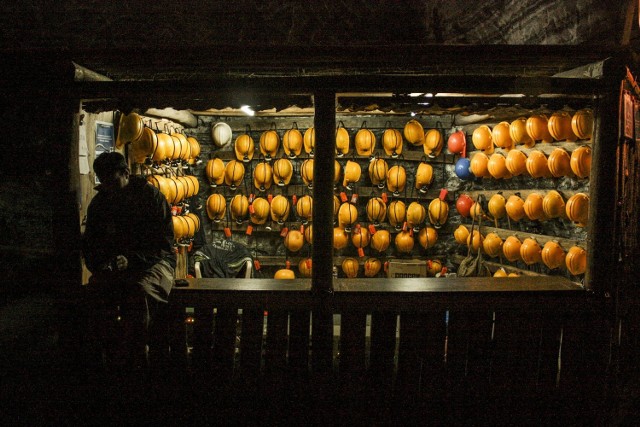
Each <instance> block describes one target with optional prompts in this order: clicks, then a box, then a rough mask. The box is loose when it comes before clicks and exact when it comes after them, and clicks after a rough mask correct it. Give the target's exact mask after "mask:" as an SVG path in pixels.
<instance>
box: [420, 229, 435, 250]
mask: <svg viewBox="0 0 640 427" xmlns="http://www.w3.org/2000/svg"><path fill="white" fill-rule="evenodd" d="M437 241H438V232H437V231H436V229H435V228H433V227H424V228H423V229H421V230H420V233H419V234H418V242H420V246H422V247H423V248H424V249H429V248H432V247H433V246H434V245H435V244H436V242H437Z"/></svg>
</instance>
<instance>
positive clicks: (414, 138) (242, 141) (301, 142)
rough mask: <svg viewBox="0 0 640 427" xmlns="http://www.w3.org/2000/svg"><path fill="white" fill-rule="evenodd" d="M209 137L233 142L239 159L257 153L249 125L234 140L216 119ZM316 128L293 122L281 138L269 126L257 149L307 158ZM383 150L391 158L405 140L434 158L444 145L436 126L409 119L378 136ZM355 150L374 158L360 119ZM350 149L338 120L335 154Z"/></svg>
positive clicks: (370, 135)
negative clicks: (301, 127) (429, 126)
mask: <svg viewBox="0 0 640 427" xmlns="http://www.w3.org/2000/svg"><path fill="white" fill-rule="evenodd" d="M403 136H404V137H403ZM211 138H212V140H213V142H214V144H215V145H216V146H217V147H220V148H222V147H225V146H227V145H228V144H229V143H231V142H232V141H233V146H234V152H235V155H236V159H237V160H238V161H241V162H245V163H247V162H250V161H251V160H253V158H254V156H255V155H256V143H255V140H254V138H253V137H252V136H251V130H250V128H249V127H247V128H245V131H244V132H243V133H242V134H240V135H238V136H237V137H236V138H235V140H234V139H233V131H232V129H231V127H230V126H229V125H228V124H227V123H225V122H217V123H215V124H213V126H212V127H211ZM315 140H316V137H315V129H314V128H313V127H309V128H308V129H306V130H305V131H304V133H303V132H301V131H300V130H299V129H298V127H297V124H295V123H294V125H293V127H292V128H291V129H288V130H286V131H285V132H284V134H283V136H282V138H281V137H280V134H279V133H278V131H277V130H276V129H275V125H272V129H269V130H266V131H263V132H261V134H260V138H259V143H258V149H259V152H260V154H261V155H262V156H263V157H264V158H265V159H266V160H271V159H272V158H275V157H276V156H277V155H278V153H279V152H280V151H279V150H280V146H282V150H283V152H284V156H285V157H288V158H290V159H295V158H297V157H299V156H300V155H301V153H302V151H303V149H304V152H305V153H307V154H308V156H309V157H313V156H314V150H315ZM381 140H382V141H381V143H382V149H383V151H384V153H385V154H386V155H387V156H389V157H392V158H397V157H398V156H401V155H402V152H403V146H404V140H406V141H407V142H409V143H410V144H411V145H413V146H422V147H423V150H424V154H425V155H426V156H429V157H432V158H433V157H437V156H438V155H439V154H440V152H441V151H442V148H443V146H444V138H443V136H442V133H441V132H440V131H439V130H438V129H429V130H427V131H426V132H425V130H424V128H423V126H422V124H420V122H419V121H417V120H414V119H411V120H409V121H408V122H407V123H406V124H405V125H404V128H403V132H400V131H399V130H398V129H396V128H392V127H387V128H386V129H385V130H384V132H383V133H382V136H381ZM353 141H354V145H355V153H356V154H357V155H359V156H365V157H373V156H374V155H375V153H376V149H377V143H378V141H377V137H376V135H375V133H374V132H373V131H372V130H371V129H369V128H367V127H366V122H363V124H362V127H361V128H360V129H359V130H358V131H357V132H356V134H355V136H354V138H353ZM350 151H351V135H350V134H349V131H348V130H347V128H346V127H345V126H344V124H343V123H342V122H340V124H339V126H338V127H337V128H336V135H335V152H336V155H337V156H338V157H343V156H345V155H347V154H349V152H350Z"/></svg>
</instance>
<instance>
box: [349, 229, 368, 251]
mask: <svg viewBox="0 0 640 427" xmlns="http://www.w3.org/2000/svg"><path fill="white" fill-rule="evenodd" d="M370 239H371V235H370V234H369V230H368V229H367V228H366V227H356V229H355V230H353V232H352V233H351V243H352V244H353V246H355V247H356V248H366V247H367V246H369V241H370Z"/></svg>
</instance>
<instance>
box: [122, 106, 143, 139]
mask: <svg viewBox="0 0 640 427" xmlns="http://www.w3.org/2000/svg"><path fill="white" fill-rule="evenodd" d="M143 129H144V123H143V122H142V117H140V115H139V114H137V113H133V112H132V113H129V114H121V115H120V122H119V125H118V138H117V140H116V148H122V147H123V146H124V145H125V144H126V143H128V142H133V141H135V140H136V139H138V138H140V137H141V136H142V132H143Z"/></svg>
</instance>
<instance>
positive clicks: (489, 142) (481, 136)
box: [471, 125, 494, 154]
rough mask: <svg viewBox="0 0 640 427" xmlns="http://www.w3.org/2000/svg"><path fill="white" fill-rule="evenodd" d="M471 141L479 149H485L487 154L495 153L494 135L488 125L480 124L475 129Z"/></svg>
mask: <svg viewBox="0 0 640 427" xmlns="http://www.w3.org/2000/svg"><path fill="white" fill-rule="evenodd" d="M471 142H472V143H473V146H474V147H476V149H477V150H481V151H484V152H485V153H486V154H493V151H494V148H493V137H492V135H491V128H490V127H489V126H487V125H480V126H478V127H477V128H475V129H474V130H473V134H472V135H471Z"/></svg>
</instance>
